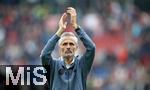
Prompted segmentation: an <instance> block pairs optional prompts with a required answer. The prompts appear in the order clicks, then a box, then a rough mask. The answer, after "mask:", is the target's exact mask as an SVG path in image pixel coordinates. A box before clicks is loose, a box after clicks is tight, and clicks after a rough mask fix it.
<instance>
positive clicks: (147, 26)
mask: <svg viewBox="0 0 150 90" xmlns="http://www.w3.org/2000/svg"><path fill="white" fill-rule="evenodd" d="M68 6H72V7H74V8H76V9H77V13H78V24H79V25H80V26H82V28H83V29H84V30H85V32H87V34H88V35H89V36H90V37H91V39H92V40H93V41H94V42H95V44H96V56H95V60H94V63H93V67H92V70H91V72H90V74H89V76H88V80H87V87H88V90H150V0H0V65H41V61H40V58H39V56H40V52H41V50H42V48H43V47H44V45H45V44H46V42H47V41H48V39H49V38H50V37H51V36H52V35H53V34H54V33H55V32H56V31H57V29H58V21H59V19H60V16H61V15H62V13H63V12H64V11H65V9H66V8H67V7H68ZM84 51H85V48H83V45H82V43H80V49H79V51H78V53H79V54H80V53H81V54H82V53H83V52H84ZM58 55H59V53H58V48H57V47H56V49H55V51H54V53H53V57H59V56H58ZM3 73H4V72H3V70H0V77H3V75H4V74H3ZM34 88H35V87H34ZM1 89H2V90H5V87H1ZM11 89H12V88H11ZM15 89H16V90H32V89H33V87H32V86H30V87H22V86H18V87H16V88H15ZM36 89H37V90H48V89H47V86H45V87H39V88H36Z"/></svg>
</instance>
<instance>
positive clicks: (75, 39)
mask: <svg viewBox="0 0 150 90" xmlns="http://www.w3.org/2000/svg"><path fill="white" fill-rule="evenodd" d="M65 36H71V37H72V39H73V40H74V42H75V43H76V44H78V38H77V37H76V36H75V34H74V33H72V32H64V33H63V34H62V35H61V36H60V39H59V41H58V45H60V44H61V43H62V41H63V40H64V37H65Z"/></svg>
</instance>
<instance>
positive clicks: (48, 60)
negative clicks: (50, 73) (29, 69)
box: [40, 13, 67, 65]
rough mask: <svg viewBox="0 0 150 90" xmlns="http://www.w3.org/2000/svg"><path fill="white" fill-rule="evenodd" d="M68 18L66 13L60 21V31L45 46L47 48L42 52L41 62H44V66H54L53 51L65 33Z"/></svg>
mask: <svg viewBox="0 0 150 90" xmlns="http://www.w3.org/2000/svg"><path fill="white" fill-rule="evenodd" d="M66 17H67V14H66V13H64V14H63V15H62V17H61V19H60V21H59V29H58V31H57V32H56V34H55V35H53V36H52V37H51V38H50V39H49V40H48V42H47V44H46V45H45V47H44V48H43V50H42V52H41V55H40V57H41V60H42V64H43V65H49V64H52V62H53V59H52V56H51V53H52V51H53V50H54V48H55V46H56V43H57V41H58V40H59V38H60V36H61V34H62V33H63V32H64V30H65V29H66V25H67V23H66V22H65V20H66Z"/></svg>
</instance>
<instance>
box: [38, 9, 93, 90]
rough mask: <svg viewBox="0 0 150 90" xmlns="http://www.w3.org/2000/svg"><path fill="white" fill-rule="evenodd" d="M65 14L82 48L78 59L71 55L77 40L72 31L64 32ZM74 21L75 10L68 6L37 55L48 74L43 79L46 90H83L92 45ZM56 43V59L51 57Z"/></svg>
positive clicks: (91, 60) (89, 63)
mask: <svg viewBox="0 0 150 90" xmlns="http://www.w3.org/2000/svg"><path fill="white" fill-rule="evenodd" d="M68 15H70V23H69V25H71V27H73V28H74V31H75V32H76V34H77V35H78V37H79V38H80V40H81V41H82V42H83V44H84V46H85V48H86V52H85V53H84V54H83V56H81V57H78V56H75V54H76V51H77V48H78V39H77V37H76V36H75V35H74V34H73V33H72V32H65V29H66V27H67V17H68ZM76 18H77V14H76V10H75V9H74V8H72V7H68V8H67V11H66V12H65V13H64V14H63V15H62V17H61V19H60V21H59V29H58V31H57V32H56V34H55V35H54V36H53V37H52V38H51V39H49V41H48V42H47V44H46V45H45V47H44V49H43V50H42V52H41V59H42V64H43V66H44V67H45V68H46V70H47V71H48V72H50V75H49V76H48V77H47V78H48V81H49V87H50V90H86V79H87V75H88V73H89V71H90V69H91V66H92V63H93V59H94V55H95V44H94V43H93V42H92V40H91V39H90V38H89V37H88V36H87V34H86V33H85V32H84V31H83V29H81V28H80V27H79V26H78V24H77V22H76V21H77V20H76ZM57 42H58V45H59V50H60V55H61V58H60V59H58V60H57V59H54V58H52V56H51V53H52V51H53V50H54V47H55V45H56V43H57ZM47 66H48V68H47Z"/></svg>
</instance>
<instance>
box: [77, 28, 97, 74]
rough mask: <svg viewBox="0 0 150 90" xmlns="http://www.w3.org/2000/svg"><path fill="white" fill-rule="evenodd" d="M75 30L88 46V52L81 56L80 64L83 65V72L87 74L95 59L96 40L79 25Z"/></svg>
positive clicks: (86, 46)
mask: <svg viewBox="0 0 150 90" xmlns="http://www.w3.org/2000/svg"><path fill="white" fill-rule="evenodd" d="M75 31H76V33H77V35H78V37H79V38H80V40H81V41H82V43H83V44H84V46H85V48H86V52H85V53H84V54H83V56H82V57H81V58H80V61H79V65H80V66H81V68H82V71H83V73H84V74H85V75H87V74H88V73H89V71H90V69H91V66H92V63H93V60H94V56H95V48H96V47H95V44H94V42H93V41H92V40H91V39H90V37H89V36H88V35H87V34H86V33H85V32H84V31H83V29H82V28H80V27H79V28H77V29H76V30H75Z"/></svg>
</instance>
